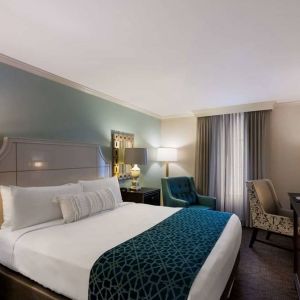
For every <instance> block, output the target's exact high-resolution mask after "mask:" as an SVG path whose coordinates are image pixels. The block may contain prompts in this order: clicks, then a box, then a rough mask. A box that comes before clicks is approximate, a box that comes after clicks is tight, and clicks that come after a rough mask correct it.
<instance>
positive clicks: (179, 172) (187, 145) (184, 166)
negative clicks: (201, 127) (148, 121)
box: [161, 117, 197, 176]
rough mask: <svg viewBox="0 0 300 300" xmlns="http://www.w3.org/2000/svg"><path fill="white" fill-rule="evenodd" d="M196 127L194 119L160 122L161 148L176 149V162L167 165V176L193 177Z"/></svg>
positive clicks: (175, 119)
mask: <svg viewBox="0 0 300 300" xmlns="http://www.w3.org/2000/svg"><path fill="white" fill-rule="evenodd" d="M196 125H197V119H196V118H195V117H190V118H174V119H165V120H162V123H161V140H162V143H163V144H162V145H161V146H162V147H174V148H177V149H178V162H176V163H170V164H169V176H194V175H195V147H196Z"/></svg>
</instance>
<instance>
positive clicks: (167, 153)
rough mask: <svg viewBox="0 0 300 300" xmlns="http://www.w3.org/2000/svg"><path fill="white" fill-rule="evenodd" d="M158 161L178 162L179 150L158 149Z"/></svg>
mask: <svg viewBox="0 0 300 300" xmlns="http://www.w3.org/2000/svg"><path fill="white" fill-rule="evenodd" d="M157 160H158V161H177V149H175V148H158V149H157Z"/></svg>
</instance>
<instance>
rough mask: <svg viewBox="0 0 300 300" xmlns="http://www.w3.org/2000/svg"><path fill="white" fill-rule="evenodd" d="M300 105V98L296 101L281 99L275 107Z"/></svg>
mask: <svg viewBox="0 0 300 300" xmlns="http://www.w3.org/2000/svg"><path fill="white" fill-rule="evenodd" d="M298 105H300V100H295V101H286V102H285V101H281V102H276V104H275V107H281V106H298Z"/></svg>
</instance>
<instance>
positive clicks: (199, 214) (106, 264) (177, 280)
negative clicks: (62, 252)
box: [89, 208, 231, 300]
mask: <svg viewBox="0 0 300 300" xmlns="http://www.w3.org/2000/svg"><path fill="white" fill-rule="evenodd" d="M230 217H231V214H229V213H222V212H216V211H208V210H201V209H197V208H184V209H181V210H180V211H178V212H177V213H175V214H173V215H172V216H170V217H169V218H167V219H165V220H163V221H162V222H160V223H159V224H157V225H155V226H154V227H152V228H150V229H148V230H146V231H144V232H143V233H141V234H139V235H137V236H136V237H134V238H132V239H130V240H128V241H126V242H124V243H122V244H120V245H118V246H116V247H115V248H113V249H111V250H109V251H107V252H105V253H104V254H103V255H102V256H100V257H99V258H98V260H97V261H96V262H95V264H94V265H93V267H92V270H91V273H90V282H89V299H118V300H129V299H132V300H133V299H136V300H141V299H147V300H154V299H155V300H165V299H170V300H175V299H187V297H188V295H189V291H190V288H191V286H192V284H193V281H194V279H195V277H196V276H197V273H198V272H199V270H200V269H201V267H202V265H203V264H204V262H205V260H206V258H207V256H208V255H209V253H210V252H211V250H212V248H213V247H214V245H215V243H216V242H217V240H218V238H219V236H220V235H221V233H222V231H223V229H224V227H225V225H226V224H227V222H228V220H229V218H230Z"/></svg>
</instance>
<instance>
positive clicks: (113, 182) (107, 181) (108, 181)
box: [78, 176, 123, 205]
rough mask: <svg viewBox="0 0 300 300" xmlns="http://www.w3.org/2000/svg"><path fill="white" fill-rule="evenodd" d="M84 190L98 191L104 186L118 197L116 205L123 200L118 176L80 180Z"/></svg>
mask: <svg viewBox="0 0 300 300" xmlns="http://www.w3.org/2000/svg"><path fill="white" fill-rule="evenodd" d="M78 182H79V183H80V184H81V185H82V190H83V191H84V192H98V191H100V190H102V189H104V188H110V189H111V191H112V192H113V194H114V197H115V199H116V205H118V204H120V203H122V202H123V200H122V196H121V191H120V185H119V181H118V178H117V177H116V176H114V177H109V178H101V179H96V180H80V181H78Z"/></svg>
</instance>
